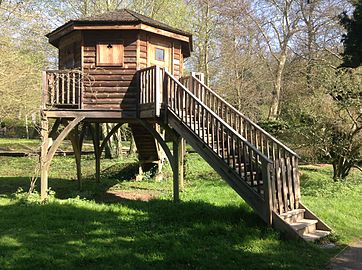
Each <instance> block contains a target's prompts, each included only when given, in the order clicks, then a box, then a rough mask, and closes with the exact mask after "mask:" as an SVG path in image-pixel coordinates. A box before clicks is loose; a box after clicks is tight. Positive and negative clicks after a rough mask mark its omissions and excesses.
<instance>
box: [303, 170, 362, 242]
mask: <svg viewBox="0 0 362 270" xmlns="http://www.w3.org/2000/svg"><path fill="white" fill-rule="evenodd" d="M302 172H303V173H304V174H303V175H302V178H301V181H302V195H303V197H302V199H303V201H304V202H305V203H306V205H307V206H309V207H310V208H311V209H313V211H314V212H315V213H316V214H317V216H319V217H321V218H322V219H323V220H324V221H325V222H326V223H327V224H330V226H331V227H332V229H333V230H334V231H335V236H336V238H337V239H338V240H339V242H340V243H344V244H347V243H350V242H354V241H357V240H358V239H361V238H362V226H361V224H362V201H361V194H362V173H361V172H360V171H358V170H354V171H352V173H351V175H350V176H349V177H348V178H347V179H346V180H344V181H339V182H333V180H332V167H331V166H325V167H322V168H318V169H317V170H316V169H307V168H305V169H304V170H302Z"/></svg>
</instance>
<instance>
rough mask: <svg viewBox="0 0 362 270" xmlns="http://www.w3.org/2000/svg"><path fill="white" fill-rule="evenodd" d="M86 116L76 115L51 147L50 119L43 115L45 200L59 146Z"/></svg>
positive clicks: (43, 191)
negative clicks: (49, 176) (49, 134)
mask: <svg viewBox="0 0 362 270" xmlns="http://www.w3.org/2000/svg"><path fill="white" fill-rule="evenodd" d="M84 118H85V117H84V116H81V117H76V118H75V119H74V120H72V121H71V122H70V123H69V124H68V125H67V126H66V127H65V128H64V129H63V131H62V132H61V133H60V134H59V136H58V137H57V138H56V140H55V141H54V143H53V145H52V146H51V147H50V148H49V150H48V146H49V137H48V119H47V117H46V116H45V115H44V116H42V123H41V125H42V130H41V137H42V146H41V198H42V200H45V199H46V198H47V195H48V194H47V192H48V171H49V167H50V163H51V161H52V159H53V157H54V154H55V152H56V151H57V149H58V148H59V146H60V144H61V142H62V141H63V140H64V139H65V137H66V136H67V135H68V134H69V133H70V132H71V131H72V129H73V128H74V127H75V126H77V125H78V124H79V123H80V122H81V121H83V119H84Z"/></svg>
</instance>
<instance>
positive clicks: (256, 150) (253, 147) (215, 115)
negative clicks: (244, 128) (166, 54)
mask: <svg viewBox="0 0 362 270" xmlns="http://www.w3.org/2000/svg"><path fill="white" fill-rule="evenodd" d="M164 74H165V75H167V76H168V77H170V78H171V79H172V80H173V81H174V82H175V83H176V84H177V85H178V86H179V87H181V88H182V89H183V91H185V92H186V93H187V94H188V95H190V96H191V97H192V98H193V99H195V100H196V101H197V102H198V103H199V104H200V105H201V107H203V109H204V110H206V111H207V112H208V113H209V114H211V115H212V116H213V117H214V118H216V119H217V120H218V121H219V122H220V123H221V124H222V125H223V126H225V127H226V128H227V129H228V130H229V131H231V132H232V133H233V135H234V136H236V137H238V138H239V139H240V140H241V141H243V142H244V143H245V144H246V145H247V146H248V147H249V148H251V149H252V150H253V151H254V152H255V153H257V154H258V155H259V156H260V157H262V158H263V160H265V161H266V162H268V163H270V164H273V161H272V160H271V159H269V158H268V157H267V156H266V155H264V154H263V153H262V152H261V151H260V150H259V149H257V148H256V147H255V146H254V145H253V144H251V143H250V142H249V141H248V140H246V139H245V138H244V137H243V136H241V135H240V134H239V133H238V132H237V131H236V130H235V129H233V128H232V127H231V126H230V125H229V124H228V123H227V122H225V121H224V120H223V119H222V118H221V117H220V116H218V115H217V114H216V113H215V112H214V111H213V110H211V109H210V108H209V107H208V106H206V105H205V104H204V103H203V102H202V101H201V100H200V99H199V98H198V97H197V96H196V95H194V94H193V93H192V92H191V91H189V90H188V89H187V88H186V87H185V86H184V85H183V84H182V83H181V82H180V81H179V80H177V79H176V78H175V77H174V76H173V75H172V74H171V73H169V72H168V71H166V70H165V71H164ZM165 77H166V76H165Z"/></svg>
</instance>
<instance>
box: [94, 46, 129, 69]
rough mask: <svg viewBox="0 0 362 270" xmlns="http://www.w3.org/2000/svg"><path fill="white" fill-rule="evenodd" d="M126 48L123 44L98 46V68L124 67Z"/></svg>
mask: <svg viewBox="0 0 362 270" xmlns="http://www.w3.org/2000/svg"><path fill="white" fill-rule="evenodd" d="M123 56H124V48H123V43H121V42H102V43H98V44H97V66H122V65H123Z"/></svg>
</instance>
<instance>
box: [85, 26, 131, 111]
mask: <svg viewBox="0 0 362 270" xmlns="http://www.w3.org/2000/svg"><path fill="white" fill-rule="evenodd" d="M137 40H138V32H137V31H122V32H120V31H86V32H84V34H83V72H84V73H85V74H87V76H86V78H85V82H84V92H83V97H82V101H83V104H82V105H83V109H85V110H89V109H93V110H127V111H133V110H136V108H137V96H138V87H137V83H138V82H137V78H136V71H137V43H138V41H137ZM116 41H122V42H123V45H124V61H123V65H122V66H112V67H99V66H97V64H96V46H97V43H98V42H116Z"/></svg>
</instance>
